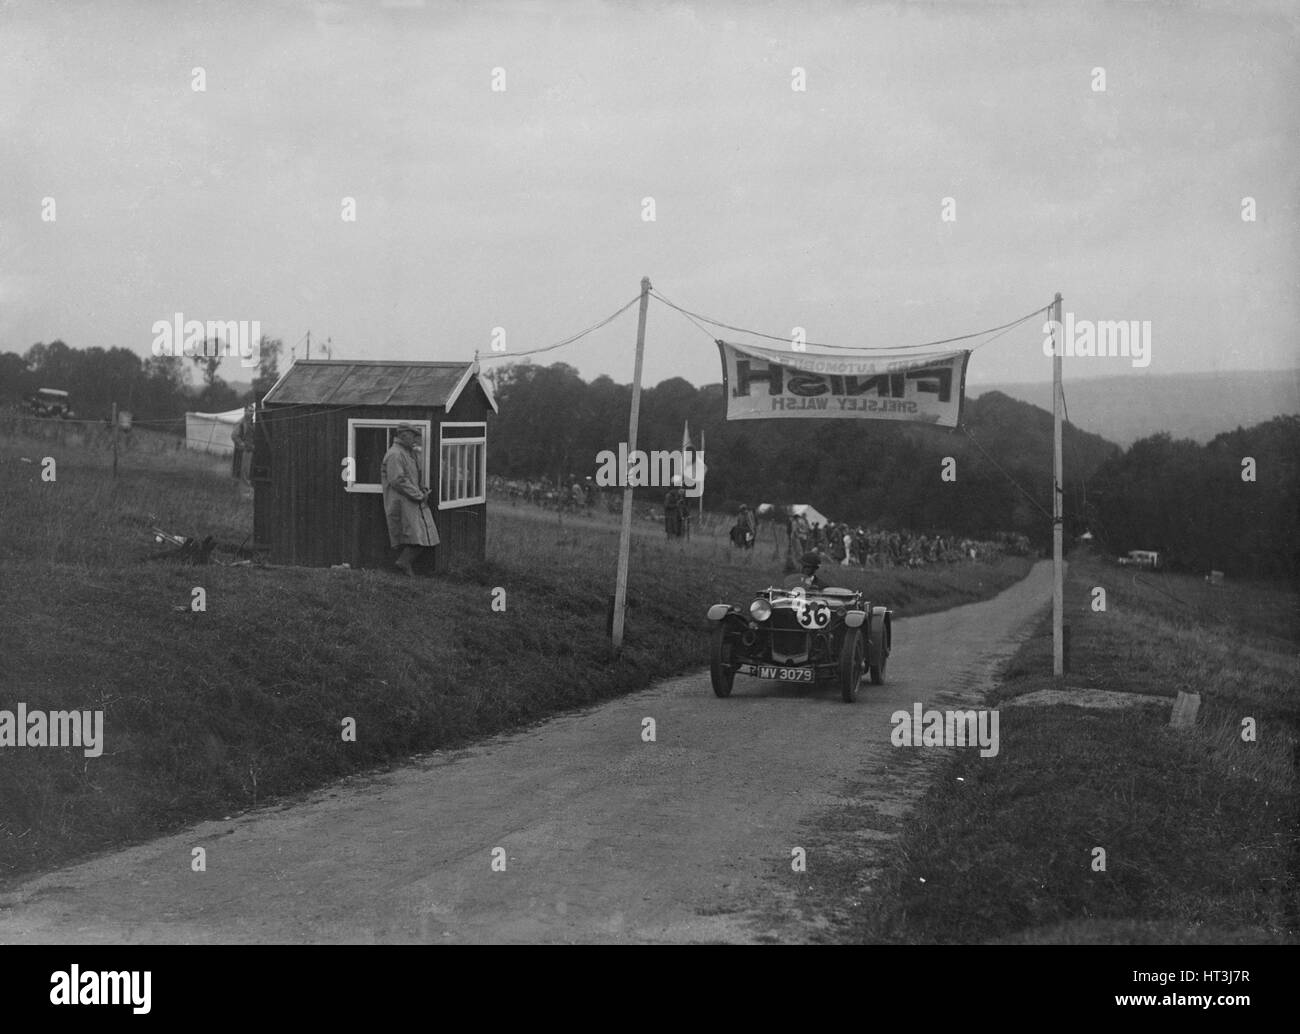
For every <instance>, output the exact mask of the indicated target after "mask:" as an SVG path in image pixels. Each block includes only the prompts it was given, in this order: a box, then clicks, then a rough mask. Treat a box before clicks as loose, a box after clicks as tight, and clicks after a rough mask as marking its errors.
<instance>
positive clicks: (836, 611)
mask: <svg viewBox="0 0 1300 1034" xmlns="http://www.w3.org/2000/svg"><path fill="white" fill-rule="evenodd" d="M709 621H710V622H712V623H713V626H714V627H713V646H712V651H711V656H710V675H711V676H712V679H713V692H714V693H715V694H717V695H718V696H720V697H725V696H730V695H731V685H732V681H733V680H734V679H735V677H736V675H738V674H739V675H750V676H753V677H754V678H760V679H775V680H777V681H779V682H793V683H800V684H804V685H810V686H815V685H817V684H819V683H823V682H834V683H835V684H836V685H838V686H839V689H840V696H842V697H843V698H844V700H845V701H846V702H852V701H854V700H856V699H857V696H858V683H859V682H860V681H861V679H862V676H863V674H866V673H869V674H870V676H871V681H872V683H874V684H875V685H877V686H878V685H880V684H881V683H882V682H884V681H885V663H886V661H888V660H889V651H890V648H891V645H892V626H893V612H892V611H891V610H889V609H887V608H885V607H873V606H872V605H871V604H870V603H869V602H868V601H867V599H866V596H865V595H864V594H863V593H861V592H858V591H857V590H855V589H834V588H824V589H805V588H802V587H799V586H796V587H793V588H788V589H779V588H776V587H775V586H772V587H770V588H767V589H763V590H761V591H759V592H757V593H755V594H754V600H753V602H752V603H750V605H749V608H748V610H741V608H740V607H737V606H735V605H733V604H730V603H715V604H714V605H713V606H712V607H710V608H709Z"/></svg>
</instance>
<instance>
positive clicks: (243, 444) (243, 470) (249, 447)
mask: <svg viewBox="0 0 1300 1034" xmlns="http://www.w3.org/2000/svg"><path fill="white" fill-rule="evenodd" d="M230 441H231V443H232V444H233V445H234V446H235V451H234V452H233V453H232V454H231V457H230V473H231V475H232V476H233V477H237V478H239V480H241V481H247V480H248V472H249V468H250V467H251V466H252V461H253V403H251V402H250V403H249V404H248V405H246V406H245V407H244V415H243V417H242V418H241V419H240V421H239V423H238V424H236V425H235V429H234V430H233V431H231V432H230Z"/></svg>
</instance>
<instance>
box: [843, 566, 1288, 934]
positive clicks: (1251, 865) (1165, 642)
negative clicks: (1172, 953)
mask: <svg viewBox="0 0 1300 1034" xmlns="http://www.w3.org/2000/svg"><path fill="white" fill-rule="evenodd" d="M1097 586H1100V587H1102V588H1105V589H1106V592H1107V599H1106V605H1107V609H1106V611H1105V612H1104V613H1103V612H1097V611H1094V610H1092V607H1091V602H1092V600H1093V598H1094V597H1093V589H1094V587H1097ZM1296 598H1297V597H1296V594H1295V593H1294V591H1289V590H1287V589H1285V588H1283V587H1279V586H1276V585H1273V586H1269V585H1238V586H1229V587H1212V586H1207V585H1205V584H1204V583H1203V582H1202V581H1200V580H1198V579H1195V578H1191V577H1174V576H1169V577H1166V576H1163V575H1159V574H1153V573H1150V572H1147V573H1143V574H1140V575H1137V576H1135V575H1134V574H1133V572H1131V571H1128V570H1125V569H1121V568H1118V567H1116V566H1114V565H1112V564H1110V563H1109V562H1107V561H1104V560H1101V559H1099V558H1096V557H1091V556H1088V555H1086V554H1080V555H1078V556H1076V557H1074V558H1073V559H1072V560H1071V564H1070V572H1069V578H1068V580H1067V585H1066V621H1067V623H1068V624H1069V625H1070V627H1071V630H1072V650H1071V657H1070V670H1069V672H1068V673H1067V675H1066V676H1065V678H1064V680H1063V683H1064V685H1063V687H1058V686H1056V684H1055V680H1054V679H1053V678H1052V676H1051V674H1050V672H1051V670H1052V663H1051V662H1052V654H1051V647H1052V644H1051V619H1050V613H1049V614H1048V615H1047V617H1046V619H1045V620H1044V621H1043V623H1042V624H1041V625H1040V626H1039V627H1038V629H1037V630H1036V634H1035V636H1034V637H1033V638H1031V639H1029V640H1027V641H1026V643H1025V644H1024V645H1023V647H1022V648H1021V649H1020V650H1019V651H1018V652H1017V654H1016V655H1015V656H1014V657H1013V658H1012V660H1011V661H1010V662H1009V663H1008V664H1007V666H1006V670H1005V674H1004V677H1003V678H1002V680H1001V682H1000V684H999V685H998V686H997V688H996V690H994V691H993V692H992V693H991V694H990V695H989V697H988V700H987V706H988V707H992V708H997V709H998V710H999V713H1000V719H1001V721H1000V740H1001V744H1000V748H1001V749H1000V751H999V753H998V755H997V756H996V757H990V758H982V757H980V756H979V751H978V750H972V749H964V748H960V747H955V748H929V749H925V750H924V752H925V753H926V754H927V755H929V757H927V758H926V759H925V761H926V766H925V767H926V774H927V775H928V776H929V779H930V787H929V789H928V790H927V791H926V792H925V794H924V796H923V797H922V798H921V800H920V802H919V804H918V805H917V806H916V807H915V808H914V809H913V810H912V811H911V812H910V813H908V814H906V815H905V816H902V817H901V818H900V817H898V816H881V815H879V814H876V813H874V812H873V811H872V810H870V809H866V808H858V809H856V810H855V809H854V808H853V807H852V806H850V807H849V808H848V809H847V810H846V812H845V814H843V815H841V816H840V817H839V818H838V819H837V820H836V823H835V824H836V828H837V829H849V830H851V829H852V828H854V827H857V828H859V829H861V830H864V831H870V830H872V829H876V830H883V831H885V832H889V833H895V834H897V837H896V839H894V840H893V841H892V842H890V843H889V844H888V845H887V846H886V847H885V848H884V849H883V851H884V855H883V860H882V861H881V863H879V864H880V867H879V868H878V869H876V870H873V871H870V872H868V871H866V870H865V869H858V870H856V871H855V870H854V868H853V866H851V865H848V866H843V867H842V869H841V871H839V872H837V873H835V874H834V876H833V877H832V878H831V880H830V884H829V886H828V885H827V881H826V880H825V879H823V880H822V881H821V886H820V887H819V888H818V891H817V893H818V895H819V896H821V897H822V898H824V899H826V900H828V901H829V900H841V901H850V902H853V903H854V905H853V907H851V908H848V909H844V908H841V909H840V914H841V915H842V916H844V922H843V923H841V924H840V929H839V930H838V931H837V933H836V938H837V939H845V940H851V941H854V942H863V941H865V942H888V943H986V942H1003V943H1105V944H1116V943H1122V944H1143V943H1160V944H1184V943H1294V942H1295V941H1296V940H1297V937H1298V936H1300V933H1298V931H1300V915H1298V913H1297V903H1298V897H1297V886H1296V882H1295V881H1296V873H1297V871H1300V866H1297V864H1296V863H1297V860H1298V855H1297V851H1298V849H1300V835H1298V834H1297V806H1298V803H1300V798H1298V796H1297V773H1296V749H1297V738H1298V735H1297V730H1298V729H1300V722H1298V719H1300V678H1297V676H1300V661H1298V660H1297V645H1300V635H1298V634H1297V629H1296V623H1295V614H1296V609H1295V608H1296ZM1058 688H1063V689H1064V696H1065V697H1066V698H1067V699H1068V698H1069V697H1070V696H1071V695H1072V694H1073V695H1074V696H1075V697H1076V698H1077V697H1078V695H1079V694H1080V692H1081V691H1084V690H1089V689H1091V690H1106V691H1110V692H1112V693H1118V694H1125V695H1132V694H1144V695H1146V694H1149V695H1153V696H1156V697H1158V698H1161V699H1158V700H1156V701H1155V702H1154V704H1152V705H1143V706H1138V707H1123V708H1114V709H1096V708H1083V707H1078V706H1070V705H1062V704H1053V705H1051V706H1035V705H1032V704H1027V703H1026V704H1017V698H1022V697H1025V696H1026V695H1027V694H1030V693H1035V692H1037V691H1044V690H1053V689H1058ZM1179 690H1183V691H1186V692H1189V693H1200V694H1201V708H1200V713H1199V716H1198V718H1197V721H1196V724H1195V727H1194V728H1192V729H1190V730H1187V731H1179V730H1175V729H1172V728H1170V726H1169V718H1170V711H1171V707H1172V704H1173V698H1174V697H1175V696H1176V694H1177V693H1178V691H1179ZM1248 718H1249V719H1253V720H1254V726H1255V741H1254V742H1247V741H1244V740H1243V739H1242V733H1243V728H1244V727H1243V721H1244V720H1245V719H1248ZM919 753H921V751H918V750H915V749H911V750H909V749H907V748H896V749H895V751H894V754H893V755H891V761H890V763H889V764H887V766H886V767H887V768H889V767H890V766H893V767H895V768H898V770H899V772H902V771H904V770H911V771H913V773H915V765H916V764H917V762H918V760H919V759H918V758H917V757H916V756H915V755H917V754H919ZM885 775H886V777H888V776H889V773H888V772H887V773H886V774H885ZM846 835H847V834H846ZM1097 849H1102V850H1104V851H1105V856H1104V862H1105V868H1104V871H1103V870H1101V869H1100V862H1101V855H1099V854H1098V853H1097Z"/></svg>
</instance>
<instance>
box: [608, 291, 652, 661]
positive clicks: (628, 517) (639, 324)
mask: <svg viewBox="0 0 1300 1034" xmlns="http://www.w3.org/2000/svg"><path fill="white" fill-rule="evenodd" d="M649 303H650V278H649V277H648V276H643V277H642V278H641V311H640V313H639V314H638V316H637V320H636V368H635V371H634V372H633V374H632V413H631V415H630V416H629V417H628V423H627V452H628V455H629V456H631V455H632V453H633V452H635V451H636V425H637V418H638V417H639V416H640V414H641V357H642V356H643V355H644V353H645V313H646V307H647V306H648V305H649ZM624 473H625V472H624ZM631 546H632V486H631V485H630V484H629V485H624V486H623V527H622V530H621V531H620V533H619V537H618V578H617V580H616V581H615V583H614V622H613V630H612V633H611V639H612V640H613V646H614V653H615V654H617V653H618V652H619V651H620V650H622V649H623V618H624V611H625V610H626V607H627V562H628V551H629V550H630V549H631Z"/></svg>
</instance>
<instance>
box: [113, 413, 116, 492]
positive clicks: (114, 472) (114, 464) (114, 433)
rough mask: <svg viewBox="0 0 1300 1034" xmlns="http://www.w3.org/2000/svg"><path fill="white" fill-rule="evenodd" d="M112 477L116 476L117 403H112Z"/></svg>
mask: <svg viewBox="0 0 1300 1034" xmlns="http://www.w3.org/2000/svg"><path fill="white" fill-rule="evenodd" d="M113 477H117V403H116V402H114V403H113Z"/></svg>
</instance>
